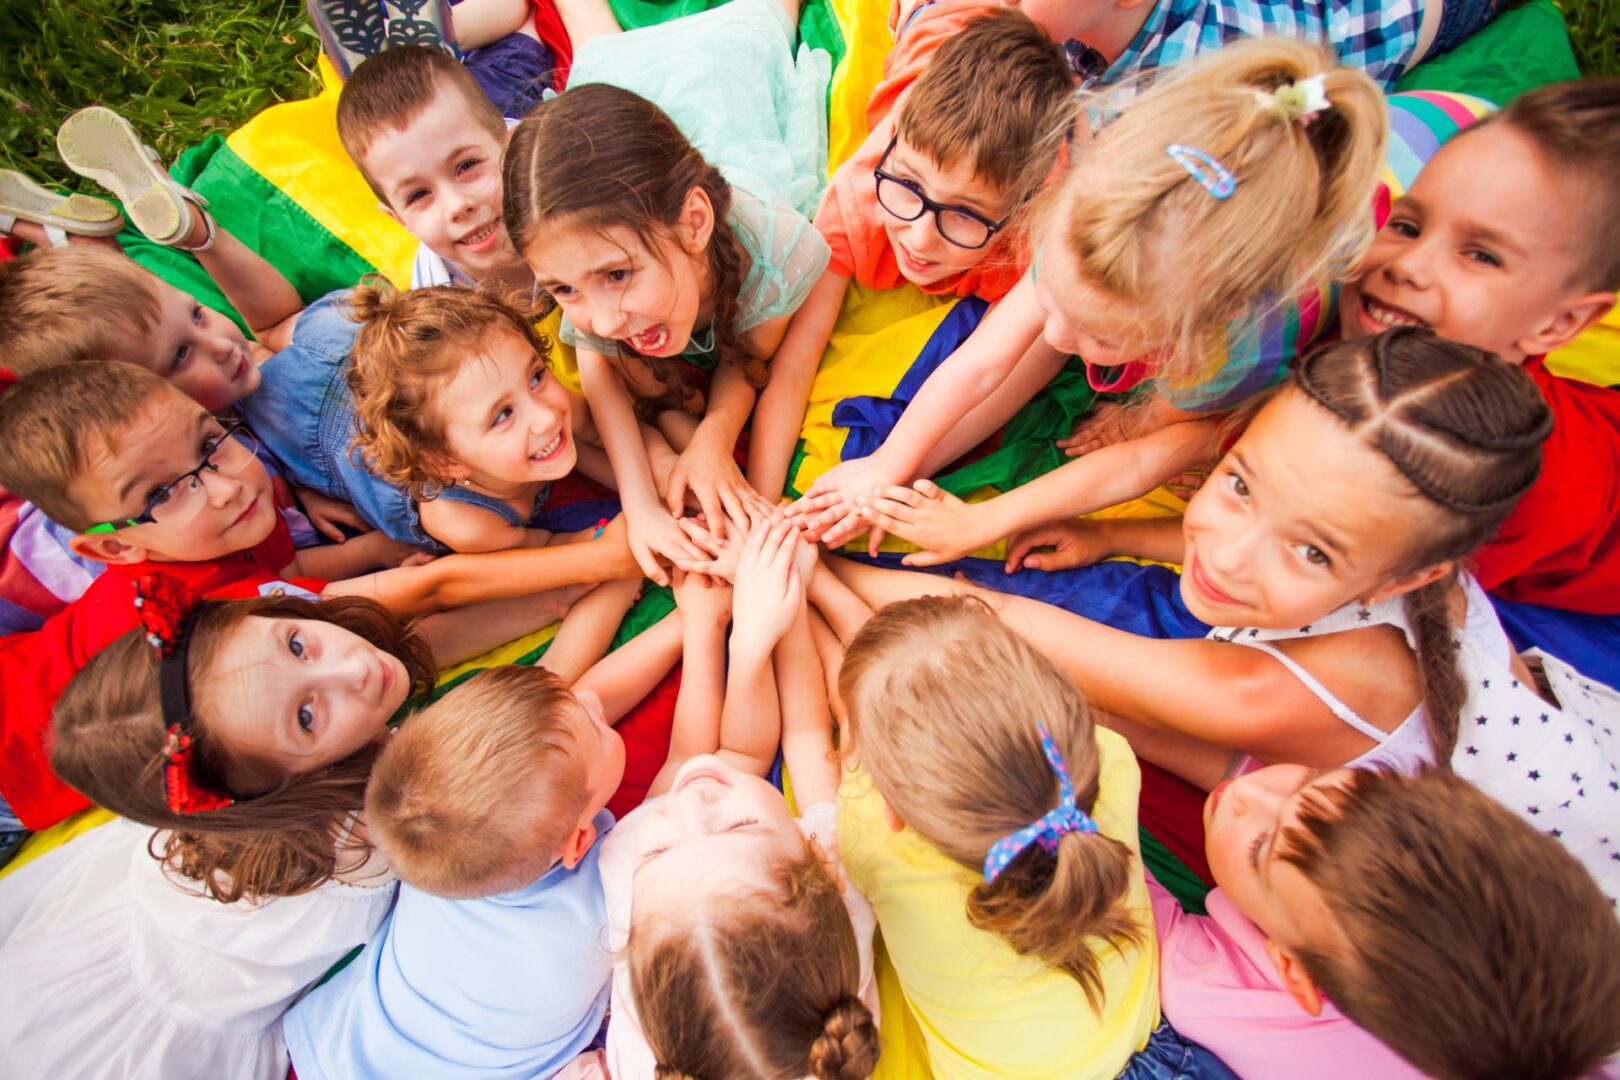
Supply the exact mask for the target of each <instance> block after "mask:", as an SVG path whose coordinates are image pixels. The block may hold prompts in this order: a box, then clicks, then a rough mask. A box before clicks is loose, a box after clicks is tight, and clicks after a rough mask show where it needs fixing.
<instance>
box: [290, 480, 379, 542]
mask: <svg viewBox="0 0 1620 1080" xmlns="http://www.w3.org/2000/svg"><path fill="white" fill-rule="evenodd" d="M293 493H294V494H295V495H296V496H297V497H298V503H299V505H300V506H302V507H303V509H304V516H305V517H307V518H309V523H310V524H311V525H313V526H315V531H316V532H318V533H320V534H321V535H322V536H324V537H326V538H327V539H328V540H330V541H332V542H333V543H334V544H341V543H343V541H344V540H346V539H347V538H348V537H347V536H346V535H345V534H344V532H343V529H342V528H340V526H344V525H347V526H348V527H349V528H351V529H357V530H359V531H360V532H365V531H366V530H367V529H370V528H371V525H370V524H369V523H368V522H367V521H366V520H365V519H364V518H362V517H361V516H360V515H359V514H358V513H356V512H355V509H354V507H352V506H350V505H349V504H348V503H346V502H344V501H343V500H342V499H331V498H328V497H327V496H325V495H322V494H321V493H320V492H318V491H312V490H311V489H309V488H303V487H297V486H294V487H293Z"/></svg>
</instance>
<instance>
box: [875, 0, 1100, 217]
mask: <svg viewBox="0 0 1620 1080" xmlns="http://www.w3.org/2000/svg"><path fill="white" fill-rule="evenodd" d="M1073 92H1074V73H1073V72H1072V71H1071V70H1070V68H1069V62H1068V60H1067V59H1066V58H1065V57H1064V55H1063V49H1062V47H1061V46H1059V45H1058V44H1057V43H1055V42H1054V41H1052V39H1051V38H1049V37H1047V36H1046V32H1045V31H1044V30H1042V29H1041V28H1040V27H1039V26H1037V25H1036V24H1035V22H1034V21H1033V20H1032V19H1030V18H1029V16H1027V15H1025V14H1023V13H1022V12H1019V11H1015V10H1013V9H1011V8H995V9H992V10H991V11H990V12H988V13H987V14H985V15H983V16H981V17H980V18H976V19H974V20H973V21H972V22H970V23H968V25H967V26H965V27H963V28H962V30H961V32H960V33H959V34H957V35H956V36H954V37H952V38H951V39H950V40H949V41H947V42H945V43H944V44H943V45H941V46H940V47H939V50H938V51H937V52H935V53H934V55H933V57H932V58H931V59H930V60H929V62H928V67H927V69H926V70H925V71H924V72H923V73H922V76H921V77H920V78H919V79H918V80H917V84H916V86H914V87H913V88H912V90H911V93H909V94H907V95H906V100H905V104H904V105H902V106H901V108H900V117H899V120H898V123H897V125H896V131H897V132H898V134H899V135H900V137H901V138H903V139H905V140H906V142H907V143H909V144H910V145H911V146H912V147H913V148H914V149H916V150H918V151H920V152H921V153H924V154H927V155H928V156H929V157H931V158H933V159H934V161H935V162H936V163H938V164H939V165H941V166H943V167H947V168H948V167H950V166H951V165H954V164H956V163H957V162H963V163H965V164H967V165H971V166H972V168H973V171H974V173H975V174H977V175H978V176H980V177H982V178H983V179H985V180H987V181H989V182H990V183H992V184H994V185H996V186H997V187H1000V188H1006V189H1010V190H1011V191H1012V192H1013V194H1014V196H1015V197H1017V198H1022V197H1026V196H1028V195H1030V194H1032V193H1033V192H1034V191H1035V189H1036V188H1038V187H1039V186H1040V184H1041V181H1042V180H1044V179H1046V175H1047V173H1048V172H1050V171H1051V168H1052V162H1053V159H1054V157H1055V156H1056V152H1057V146H1058V140H1057V138H1054V136H1061V134H1062V132H1063V130H1064V128H1065V127H1066V126H1067V124H1068V122H1069V118H1070V115H1071V112H1072V104H1073V103H1072V98H1071V95H1072V94H1073Z"/></svg>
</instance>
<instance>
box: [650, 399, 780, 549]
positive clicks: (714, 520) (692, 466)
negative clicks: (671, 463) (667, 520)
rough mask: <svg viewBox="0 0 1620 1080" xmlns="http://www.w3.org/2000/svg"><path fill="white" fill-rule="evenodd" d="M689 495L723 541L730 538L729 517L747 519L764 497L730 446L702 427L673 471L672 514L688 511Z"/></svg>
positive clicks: (713, 531)
mask: <svg viewBox="0 0 1620 1080" xmlns="http://www.w3.org/2000/svg"><path fill="white" fill-rule="evenodd" d="M688 494H690V495H691V496H692V497H693V498H694V499H696V500H697V504H698V507H699V509H701V510H702V512H703V516H704V518H705V519H707V521H708V523H709V531H710V532H711V533H713V534H714V535H715V537H716V538H717V539H720V540H724V539H725V538H726V523H727V521H728V519H746V518H747V517H748V508H749V507H750V506H752V505H753V504H754V503H756V502H758V501H759V499H760V495H759V492H757V491H755V490H754V489H753V488H752V487H750V486H749V484H748V481H747V480H746V479H744V478H743V474H742V471H741V470H740V469H738V468H737V461H736V459H735V458H734V457H732V455H731V450H730V448H729V447H726V446H724V445H722V444H720V443H717V442H715V441H714V440H713V439H712V438H707V437H706V436H705V435H704V432H703V428H702V427H701V426H700V427H699V428H698V430H697V432H696V433H694V434H693V436H692V441H691V443H690V444H688V445H687V447H686V450H685V452H684V453H682V454H681V456H680V458H679V459H678V460H677V461H676V462H675V467H674V468H673V469H671V470H670V473H669V498H668V499H667V502H668V505H669V511H670V513H671V514H674V515H676V516H679V515H680V514H681V513H682V512H683V511H684V509H685V505H686V496H687V495H688Z"/></svg>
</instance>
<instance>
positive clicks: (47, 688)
mask: <svg viewBox="0 0 1620 1080" xmlns="http://www.w3.org/2000/svg"><path fill="white" fill-rule="evenodd" d="M292 560H293V544H292V536H291V534H290V533H288V531H287V525H286V523H285V522H283V521H282V520H281V518H280V516H279V515H278V516H277V518H276V527H275V529H274V530H273V531H272V532H271V533H270V535H269V536H268V537H266V538H265V540H264V541H263V542H261V543H260V544H259V545H258V546H256V547H254V548H252V549H250V550H248V551H245V552H242V553H241V554H238V555H233V556H231V557H230V558H227V559H222V560H220V561H218V562H209V563H156V562H145V563H138V564H136V565H133V566H110V567H108V569H107V572H106V573H104V574H102V575H101V576H100V577H99V578H97V579H96V581H95V583H94V584H93V585H91V586H90V588H89V589H88V590H87V591H86V592H85V594H84V595H83V596H82V597H80V598H79V599H78V600H76V601H74V602H73V603H72V604H70V605H69V606H68V607H67V608H66V609H64V610H63V611H62V612H60V613H59V614H57V615H54V616H52V617H51V619H49V620H48V621H47V622H46V623H45V625H44V626H43V627H41V628H40V629H38V630H35V631H33V632H31V633H23V634H10V635H7V636H5V637H0V686H3V687H4V688H5V693H4V694H3V695H0V795H4V796H5V799H6V801H7V802H8V803H10V804H11V809H12V812H13V813H15V814H16V815H17V817H18V818H19V819H21V821H22V823H23V824H24V825H26V826H27V827H28V828H30V829H43V828H47V827H49V826H51V825H54V824H56V823H57V822H58V821H61V820H62V819H63V818H65V817H67V816H68V815H70V814H74V813H77V812H78V811H80V810H84V809H86V808H87V807H89V805H90V803H89V802H88V801H87V800H86V799H85V798H84V796H82V795H80V794H79V793H78V792H76V791H74V790H73V789H72V788H70V787H68V786H67V785H66V784H64V783H63V782H62V781H60V780H58V779H57V778H56V777H55V775H53V774H52V773H51V770H50V757H49V754H48V753H47V751H46V748H45V737H46V734H47V732H48V731H49V730H50V723H51V709H52V708H53V707H54V706H55V704H56V699H57V698H58V697H59V696H60V695H61V693H62V690H63V689H64V688H65V687H66V686H67V684H68V683H69V682H70V681H71V680H72V678H73V676H74V675H76V674H78V673H79V671H80V670H81V669H82V668H83V667H84V666H85V665H86V664H88V663H89V662H90V659H91V657H93V656H95V655H96V654H97V653H98V652H100V651H101V650H102V649H105V648H106V647H107V646H108V645H110V644H112V642H113V641H114V640H115V639H116V638H118V637H119V636H120V635H122V634H123V633H125V632H126V631H128V630H131V629H133V628H134V627H135V626H136V625H137V619H136V615H135V581H136V579H138V578H139V577H140V576H141V575H142V574H149V573H153V572H160V573H165V574H168V575H170V576H171V577H175V578H178V579H180V580H181V581H183V582H185V584H187V585H189V586H190V587H191V588H192V590H193V591H195V592H197V593H198V594H199V595H202V596H208V597H217V598H240V597H249V596H258V595H261V593H263V592H267V591H269V590H270V588H271V587H272V586H274V585H276V584H289V582H285V581H283V580H282V579H281V577H280V571H281V569H282V568H283V567H285V566H287V565H288V564H289V563H291V562H292ZM290 584H293V585H297V586H298V587H300V588H304V589H308V590H309V591H310V592H315V593H318V592H320V590H321V589H323V588H325V586H326V583H325V582H324V581H318V580H315V579H312V578H295V579H293V580H292V581H291V582H290Z"/></svg>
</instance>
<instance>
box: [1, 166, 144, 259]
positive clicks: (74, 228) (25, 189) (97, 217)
mask: <svg viewBox="0 0 1620 1080" xmlns="http://www.w3.org/2000/svg"><path fill="white" fill-rule="evenodd" d="M19 222H23V223H31V224H33V225H36V226H38V228H39V232H38V233H37V234H35V235H37V236H39V237H40V238H42V239H43V240H44V241H45V242H46V243H48V244H50V245H51V246H52V247H63V246H64V245H66V244H67V242H68V236H69V234H72V235H74V236H99V237H107V236H112V235H113V234H114V233H116V232H118V230H120V229H122V228H123V227H124V217H123V215H122V214H120V213H119V212H118V208H117V207H116V206H114V205H113V204H112V203H110V202H108V201H107V200H105V199H96V198H92V197H91V196H89V195H58V194H57V193H56V192H54V191H50V190H47V189H46V188H42V187H40V186H39V185H38V184H36V183H34V182H33V181H32V180H30V179H28V177H26V176H24V175H23V174H22V173H19V172H12V171H11V170H10V169H0V236H10V235H12V233H13V231H14V230H15V229H16V227H17V225H18V223H19ZM32 231H33V230H26V229H25V230H24V231H23V233H19V234H18V239H20V240H25V241H27V242H29V243H33V242H34V239H35V238H34V236H30V235H27V233H29V232H32Z"/></svg>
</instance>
